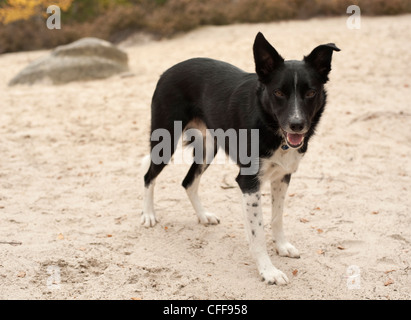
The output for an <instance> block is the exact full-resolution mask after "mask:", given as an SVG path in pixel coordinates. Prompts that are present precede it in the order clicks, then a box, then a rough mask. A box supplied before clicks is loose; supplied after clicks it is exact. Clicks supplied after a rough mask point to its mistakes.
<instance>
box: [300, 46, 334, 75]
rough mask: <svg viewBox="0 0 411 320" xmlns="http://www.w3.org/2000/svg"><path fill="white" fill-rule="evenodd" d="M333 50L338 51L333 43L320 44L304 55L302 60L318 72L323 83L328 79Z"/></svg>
mask: <svg viewBox="0 0 411 320" xmlns="http://www.w3.org/2000/svg"><path fill="white" fill-rule="evenodd" d="M333 51H340V49H339V48H337V46H336V45H335V44H334V43H328V44H322V45H319V46H318V47H317V48H315V49H314V50H313V51H311V53H310V54H309V55H308V56H306V57H304V61H305V62H306V63H308V64H310V65H311V66H312V67H313V68H314V69H315V70H316V71H317V72H318V73H319V75H320V76H321V78H322V80H323V82H324V83H325V82H327V81H328V73H329V72H330V70H331V57H332V55H333Z"/></svg>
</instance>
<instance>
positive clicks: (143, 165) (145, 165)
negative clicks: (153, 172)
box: [140, 154, 151, 175]
mask: <svg viewBox="0 0 411 320" xmlns="http://www.w3.org/2000/svg"><path fill="white" fill-rule="evenodd" d="M150 164H151V157H150V155H149V154H148V155H146V156H145V157H144V158H143V159H141V164H140V170H141V173H142V174H143V175H145V174H146V173H147V171H148V169H149V168H150Z"/></svg>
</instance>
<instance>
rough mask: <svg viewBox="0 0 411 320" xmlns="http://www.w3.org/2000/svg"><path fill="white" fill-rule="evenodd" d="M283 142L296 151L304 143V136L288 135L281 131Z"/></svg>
mask: <svg viewBox="0 0 411 320" xmlns="http://www.w3.org/2000/svg"><path fill="white" fill-rule="evenodd" d="M283 134H284V137H285V141H286V143H287V145H288V146H289V147H290V148H294V149H298V148H299V147H301V146H302V145H303V143H304V134H300V133H289V132H286V131H284V130H283Z"/></svg>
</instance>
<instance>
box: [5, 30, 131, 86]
mask: <svg viewBox="0 0 411 320" xmlns="http://www.w3.org/2000/svg"><path fill="white" fill-rule="evenodd" d="M126 71H128V57H127V54H126V53H125V52H123V51H121V50H120V49H118V48H116V47H115V46H114V45H112V44H111V43H110V42H107V41H104V40H100V39H97V38H83V39H80V40H77V41H75V42H73V43H70V44H67V45H63V46H59V47H57V48H55V49H54V50H53V51H52V52H51V54H50V55H49V56H47V57H44V58H41V59H38V60H36V61H33V62H32V63H31V64H29V65H28V66H27V67H26V68H24V69H23V70H22V71H20V72H19V73H18V74H17V75H16V76H15V77H14V78H13V79H11V81H10V82H9V85H10V86H13V85H16V84H34V83H36V82H51V83H53V84H64V83H67V82H71V81H84V80H94V79H104V78H107V77H110V76H112V75H114V74H118V73H123V72H126Z"/></svg>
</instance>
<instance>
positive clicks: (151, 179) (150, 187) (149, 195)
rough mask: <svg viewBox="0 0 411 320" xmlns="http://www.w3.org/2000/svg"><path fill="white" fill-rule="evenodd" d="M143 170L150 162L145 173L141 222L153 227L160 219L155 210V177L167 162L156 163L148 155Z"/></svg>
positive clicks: (144, 160)
mask: <svg viewBox="0 0 411 320" xmlns="http://www.w3.org/2000/svg"><path fill="white" fill-rule="evenodd" d="M143 162H145V163H143V164H142V170H144V169H145V168H144V167H145V166H147V162H149V169H148V170H147V171H146V170H144V171H146V172H147V173H146V174H145V175H144V197H143V201H144V204H143V211H142V212H141V220H140V221H141V224H142V225H144V226H145V227H153V226H154V225H155V224H156V223H157V222H158V221H157V218H156V215H155V212H154V185H155V179H156V177H157V176H158V175H159V174H160V172H161V170H162V169H163V168H164V167H165V164H164V163H163V164H158V165H156V164H154V163H153V162H151V157H150V156H146V157H145V158H144V159H143Z"/></svg>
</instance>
